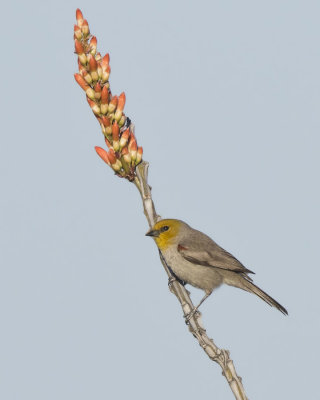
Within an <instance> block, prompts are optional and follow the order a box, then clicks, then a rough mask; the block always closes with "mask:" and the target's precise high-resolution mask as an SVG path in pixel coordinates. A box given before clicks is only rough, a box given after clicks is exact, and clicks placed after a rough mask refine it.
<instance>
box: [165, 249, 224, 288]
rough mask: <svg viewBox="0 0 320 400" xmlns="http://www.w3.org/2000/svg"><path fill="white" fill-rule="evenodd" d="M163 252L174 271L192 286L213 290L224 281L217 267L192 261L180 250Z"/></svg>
mask: <svg viewBox="0 0 320 400" xmlns="http://www.w3.org/2000/svg"><path fill="white" fill-rule="evenodd" d="M162 254H163V256H164V258H165V260H166V263H167V264H168V266H169V267H170V268H171V270H172V271H173V273H174V274H175V275H176V276H177V277H178V278H179V279H181V280H182V281H185V282H187V283H189V284H190V285H192V286H195V287H197V288H200V289H202V290H204V291H206V292H211V291H212V290H213V289H215V288H217V287H218V286H220V285H221V284H222V282H223V277H222V276H221V275H220V274H219V271H217V270H216V268H214V267H206V266H203V265H200V264H194V263H191V262H190V261H187V260H186V259H185V258H184V257H182V256H181V254H180V253H179V252H178V250H175V251H173V250H172V249H170V250H165V251H163V252H162Z"/></svg>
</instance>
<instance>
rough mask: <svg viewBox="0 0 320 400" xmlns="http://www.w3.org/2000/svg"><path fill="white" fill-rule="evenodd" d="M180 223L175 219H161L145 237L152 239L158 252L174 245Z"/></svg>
mask: <svg viewBox="0 0 320 400" xmlns="http://www.w3.org/2000/svg"><path fill="white" fill-rule="evenodd" d="M180 227H181V222H180V221H179V220H177V219H161V220H160V221H158V222H157V223H156V224H155V225H154V226H153V227H152V228H151V229H150V230H149V231H148V232H147V233H146V236H152V237H154V239H155V241H156V243H157V246H158V247H159V249H160V250H165V249H166V248H167V247H168V246H170V245H173V244H175V242H176V239H177V237H178V234H179V230H180Z"/></svg>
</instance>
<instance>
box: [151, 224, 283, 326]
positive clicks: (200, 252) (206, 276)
mask: <svg viewBox="0 0 320 400" xmlns="http://www.w3.org/2000/svg"><path fill="white" fill-rule="evenodd" d="M146 236H152V237H153V238H154V239H155V242H156V244H157V246H158V248H159V250H160V252H161V254H162V255H163V257H164V259H165V261H166V264H167V266H168V267H169V268H170V270H171V271H172V273H173V274H174V276H175V277H176V278H178V279H179V281H180V282H182V283H183V284H185V283H188V284H190V285H192V286H194V287H196V288H199V289H202V290H204V292H205V296H204V297H203V299H202V300H201V301H200V303H199V304H198V305H197V307H195V308H194V309H193V310H192V311H191V312H190V313H189V315H187V321H188V320H189V319H190V318H191V317H192V316H193V315H194V313H195V312H196V311H197V310H198V308H199V307H200V305H201V304H202V303H203V302H204V301H205V300H206V299H207V298H208V297H209V296H210V294H211V293H212V291H213V290H214V289H216V288H218V287H219V286H220V285H221V284H223V283H226V284H227V285H230V286H235V287H238V288H240V289H243V290H246V291H247V292H250V293H254V294H256V295H257V296H259V297H260V298H261V299H262V300H264V301H265V302H266V303H268V304H269V305H270V306H272V307H276V308H277V309H278V310H279V311H281V312H282V313H283V314H288V312H287V310H286V309H285V308H284V307H283V306H282V305H281V304H279V303H278V302H277V301H276V300H274V299H273V298H272V297H270V296H269V295H268V294H267V293H265V292H264V291H263V290H261V289H260V288H259V287H258V286H256V285H255V284H254V283H253V281H252V279H251V278H250V276H249V275H248V274H254V272H252V271H250V270H249V269H247V268H246V267H244V266H243V265H242V264H241V262H240V261H238V260H237V259H236V258H235V257H233V255H232V254H230V253H228V252H227V251H226V250H224V249H223V248H222V247H220V246H219V245H218V244H217V243H215V242H214V241H213V240H212V239H211V238H209V236H207V235H205V234H204V233H202V232H200V231H197V230H196V229H193V228H191V227H190V226H189V225H187V224H186V223H185V222H183V221H180V220H178V219H162V220H160V221H158V222H157V223H156V224H155V225H154V226H153V227H152V228H151V229H150V230H149V231H148V232H147V233H146Z"/></svg>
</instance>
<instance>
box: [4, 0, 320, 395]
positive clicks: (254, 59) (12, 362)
mask: <svg viewBox="0 0 320 400" xmlns="http://www.w3.org/2000/svg"><path fill="white" fill-rule="evenodd" d="M77 7H80V8H81V9H82V11H83V13H84V16H85V18H87V19H88V21H89V24H90V28H91V31H92V32H93V33H94V34H95V35H96V36H97V37H98V47H99V49H100V51H101V52H102V53H105V52H110V55H111V68H112V74H111V87H112V91H113V93H114V94H119V93H120V92H121V91H123V90H124V91H125V92H126V94H127V104H126V108H125V111H126V114H127V115H128V116H130V117H131V118H132V120H133V121H134V122H135V124H136V134H137V138H138V141H139V144H140V145H142V146H143V147H144V156H145V159H146V160H148V161H149V162H150V164H151V165H150V184H151V185H152V187H153V196H154V201H155V205H156V208H157V211H158V213H159V214H160V215H162V216H163V217H175V218H181V219H183V220H185V221H186V222H188V223H189V224H191V225H192V226H193V227H195V228H198V229H200V230H202V231H204V232H206V233H207V234H208V235H210V236H211V237H213V238H214V239H215V240H216V241H217V242H218V243H219V244H220V245H221V246H223V247H224V248H226V249H227V250H229V251H230V252H232V253H233V254H234V255H235V256H236V257H237V258H239V259H240V260H241V261H242V262H243V263H244V265H246V266H247V267H248V268H250V269H253V270H254V271H255V272H256V275H255V282H256V283H257V284H258V285H259V286H261V287H262V288H263V289H264V290H266V291H267V292H268V293H270V294H271V295H272V296H274V297H275V298H276V299H277V300H278V301H279V302H280V303H282V304H283V305H284V306H285V307H287V308H288V311H289V317H284V316H283V315H282V314H280V313H279V312H278V311H277V310H275V309H272V308H270V307H269V306H268V305H266V304H265V303H264V302H262V301H261V300H260V299H259V298H257V297H255V296H253V295H250V294H247V293H245V292H242V291H241V290H238V289H234V288H230V287H223V288H220V289H219V290H218V291H217V292H215V293H214V294H213V295H212V296H211V298H210V299H209V300H207V302H206V303H205V304H204V306H203V307H202V311H203V321H204V324H205V326H206V328H207V331H208V334H209V336H210V337H213V338H214V340H215V342H216V344H217V345H218V346H220V347H222V348H227V349H229V350H230V351H231V357H232V358H233V360H234V362H235V366H236V368H237V371H238V373H239V375H241V376H242V378H243V383H244V387H245V389H246V392H247V395H248V397H249V398H250V399H259V400H263V399H301V398H305V399H318V398H319V391H318V375H319V363H318V358H319V347H320V346H319V337H320V323H319V311H320V296H319V279H320V274H319V257H318V254H319V244H318V243H319V170H320V169H319V127H320V118H319V100H320V95H319V93H320V81H319V71H320V52H319V46H320V45H319V43H320V42H319V34H320V29H319V13H320V6H319V2H316V1H292V0H291V1H264V2H262V1H241V2H240V1H194V2H191V1H157V2H155V1H122V2H116V1H114V2H109V1H96V2H88V3H86V2H84V1H80V0H79V1H77V2H74V1H69V2H65V1H62V0H57V1H52V2H40V1H30V2H17V1H12V2H6V4H5V5H2V13H1V14H2V17H1V30H2V44H1V53H2V62H1V66H0V68H1V111H2V112H1V148H0V153H1V154H0V165H1V198H0V202H1V233H0V234H1V253H0V257H1V260H0V261H1V277H0V307H1V331H0V346H1V347H0V380H1V382H0V397H1V399H3V400H29V399H32V400H40V399H41V400H43V399H46V400H50V399H54V400H56V399H59V400H69V399H77V400H84V399H86V400H87V399H97V400H99V399H107V398H108V399H126V398H132V399H150V398H151V399H155V400H158V399H163V398H166V399H177V398H179V399H180V398H181V399H185V400H187V399H194V398H195V396H197V398H212V399H213V398H214V399H232V398H233V395H232V393H231V391H230V389H229V387H228V385H227V383H226V381H225V379H224V378H223V377H222V376H221V371H220V368H219V367H218V366H217V365H216V364H214V363H212V362H210V361H209V359H208V358H207V357H206V356H205V354H204V352H203V351H202V350H201V349H200V348H199V346H198V344H197V342H196V341H195V340H194V339H193V337H192V336H191V335H190V333H189V332H188V330H187V327H186V326H185V324H184V321H183V318H182V312H181V309H180V306H179V304H178V302H177V301H176V299H175V297H174V296H173V295H172V294H170V293H169V291H168V288H167V277H166V274H165V273H164V271H163V269H162V266H161V264H160V261H159V259H158V254H157V251H156V247H155V245H154V243H153V242H152V240H151V239H150V238H147V237H145V236H144V234H145V232H146V231H147V223H146V220H145V218H144V215H143V213H142V204H141V201H140V198H139V195H138V192H137V191H136V189H135V187H134V186H133V185H130V184H129V183H128V182H126V181H123V180H120V179H117V178H116V177H115V176H114V175H113V174H112V172H111V170H110V169H109V168H108V167H107V166H106V165H105V164H103V163H102V162H101V160H100V159H99V158H98V157H97V155H96V154H95V152H94V149H93V148H94V146H95V145H100V146H102V145H103V137H102V134H101V132H100V128H99V126H98V123H97V122H96V120H95V118H94V117H93V115H92V113H91V111H90V109H89V107H88V105H87V103H86V100H85V96H84V93H83V92H82V91H81V89H80V88H79V87H78V85H77V84H76V83H75V81H74V78H73V73H74V72H75V71H76V66H77V64H76V57H75V55H74V54H73V51H74V48H73V24H74V23H75V9H76V8H77ZM192 295H193V299H198V298H199V297H200V296H201V295H202V293H200V292H198V291H197V290H192Z"/></svg>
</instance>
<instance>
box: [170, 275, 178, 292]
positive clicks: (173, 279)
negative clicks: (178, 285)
mask: <svg viewBox="0 0 320 400" xmlns="http://www.w3.org/2000/svg"><path fill="white" fill-rule="evenodd" d="M176 280H177V278H176V277H175V276H173V275H171V276H170V277H169V279H168V286H169V289H170V290H171V286H172V284H173V282H175V281H176Z"/></svg>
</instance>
